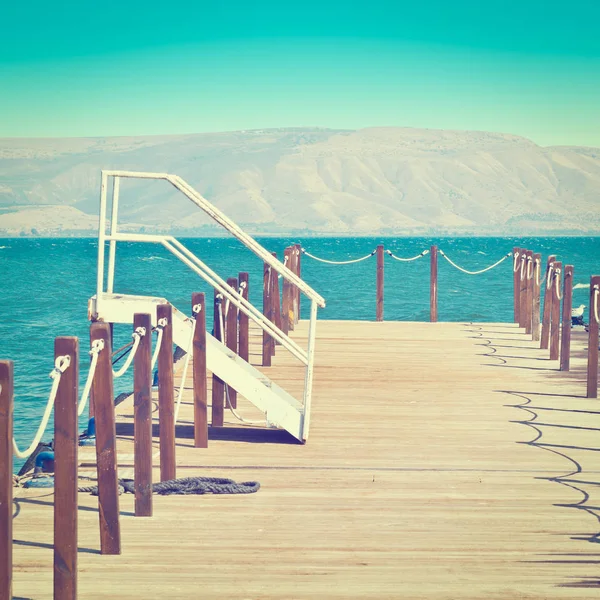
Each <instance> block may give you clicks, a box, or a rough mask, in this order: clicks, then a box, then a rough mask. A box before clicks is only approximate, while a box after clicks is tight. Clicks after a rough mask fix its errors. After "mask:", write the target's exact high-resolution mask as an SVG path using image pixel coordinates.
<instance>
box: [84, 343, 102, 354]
mask: <svg viewBox="0 0 600 600" xmlns="http://www.w3.org/2000/svg"><path fill="white" fill-rule="evenodd" d="M102 350H104V340H94V341H93V342H92V349H91V350H90V351H89V353H88V354H90V356H94V354H100V352H102Z"/></svg>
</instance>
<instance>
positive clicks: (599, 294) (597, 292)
mask: <svg viewBox="0 0 600 600" xmlns="http://www.w3.org/2000/svg"><path fill="white" fill-rule="evenodd" d="M599 299H600V287H598V286H597V285H595V286H594V301H593V302H592V304H593V305H594V319H596V323H597V324H598V325H600V317H599V316H598V300H599Z"/></svg>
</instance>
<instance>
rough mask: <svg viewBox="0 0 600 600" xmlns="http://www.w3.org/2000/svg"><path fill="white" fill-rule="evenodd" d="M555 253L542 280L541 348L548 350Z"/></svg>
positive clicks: (551, 256)
mask: <svg viewBox="0 0 600 600" xmlns="http://www.w3.org/2000/svg"><path fill="white" fill-rule="evenodd" d="M555 260H556V256H555V255H554V254H552V255H550V256H549V257H548V262H547V263H546V272H545V276H544V280H543V281H542V282H541V284H542V288H543V290H544V314H543V317H542V335H541V337H540V348H541V349H542V350H547V349H548V348H549V346H550V315H551V314H552V297H553V296H552V282H553V280H554V261H555Z"/></svg>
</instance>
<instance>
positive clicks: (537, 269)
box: [535, 258, 542, 288]
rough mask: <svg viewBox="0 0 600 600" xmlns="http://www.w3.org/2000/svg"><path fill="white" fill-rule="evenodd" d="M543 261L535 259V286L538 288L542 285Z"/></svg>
mask: <svg viewBox="0 0 600 600" xmlns="http://www.w3.org/2000/svg"><path fill="white" fill-rule="evenodd" d="M541 267H542V261H541V260H540V259H539V258H536V259H535V284H536V286H537V287H538V288H539V287H540V283H541V279H540V274H541V270H542V268H541Z"/></svg>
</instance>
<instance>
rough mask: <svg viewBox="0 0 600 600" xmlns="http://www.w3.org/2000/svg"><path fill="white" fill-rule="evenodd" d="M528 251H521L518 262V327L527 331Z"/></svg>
mask: <svg viewBox="0 0 600 600" xmlns="http://www.w3.org/2000/svg"><path fill="white" fill-rule="evenodd" d="M528 254H529V250H526V249H523V248H522V249H521V260H520V262H519V304H520V307H519V327H522V328H523V329H525V330H527V256H528Z"/></svg>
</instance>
